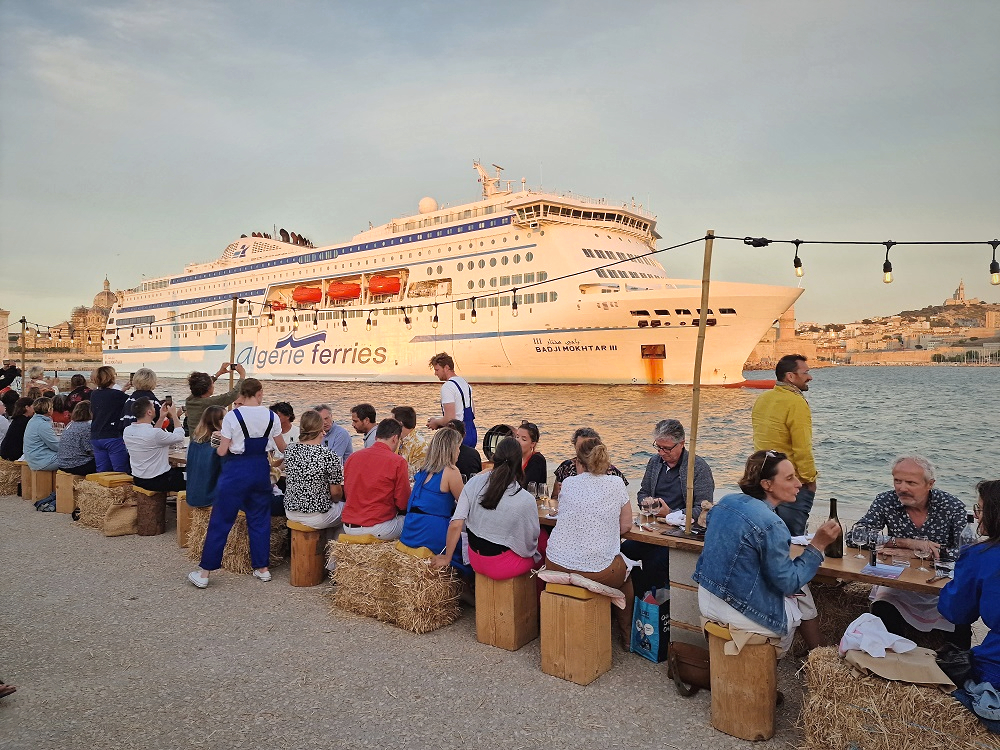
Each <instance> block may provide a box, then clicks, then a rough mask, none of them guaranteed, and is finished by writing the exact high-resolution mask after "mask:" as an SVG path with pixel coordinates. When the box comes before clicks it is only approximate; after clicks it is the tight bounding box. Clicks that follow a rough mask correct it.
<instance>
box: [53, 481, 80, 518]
mask: <svg viewBox="0 0 1000 750" xmlns="http://www.w3.org/2000/svg"><path fill="white" fill-rule="evenodd" d="M83 481H84V477H82V476H79V475H78V474H70V473H69V472H68V471H57V472H56V513H72V512H73V511H74V510H76V487H77V485H79V484H80V482H83Z"/></svg>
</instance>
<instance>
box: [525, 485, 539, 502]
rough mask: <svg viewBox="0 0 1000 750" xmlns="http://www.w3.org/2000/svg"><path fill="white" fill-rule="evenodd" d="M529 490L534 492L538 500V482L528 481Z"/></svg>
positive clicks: (533, 494) (536, 500)
mask: <svg viewBox="0 0 1000 750" xmlns="http://www.w3.org/2000/svg"><path fill="white" fill-rule="evenodd" d="M527 489H528V492H530V493H531V494H532V496H533V497H534V498H535V502H536V503H537V502H538V482H528V487H527Z"/></svg>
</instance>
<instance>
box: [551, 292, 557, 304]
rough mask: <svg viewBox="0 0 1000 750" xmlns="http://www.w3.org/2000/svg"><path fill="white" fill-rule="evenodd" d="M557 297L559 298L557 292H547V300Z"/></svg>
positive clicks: (553, 300) (553, 299)
mask: <svg viewBox="0 0 1000 750" xmlns="http://www.w3.org/2000/svg"><path fill="white" fill-rule="evenodd" d="M557 299H559V293H558V292H549V302H555V301H556V300H557Z"/></svg>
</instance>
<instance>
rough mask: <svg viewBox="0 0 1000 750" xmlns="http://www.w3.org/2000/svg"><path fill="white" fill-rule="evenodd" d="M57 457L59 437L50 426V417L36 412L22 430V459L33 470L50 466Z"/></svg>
mask: <svg viewBox="0 0 1000 750" xmlns="http://www.w3.org/2000/svg"><path fill="white" fill-rule="evenodd" d="M58 458H59V438H57V437H56V431H55V430H54V429H53V428H52V417H50V416H48V415H47V414H36V415H34V416H33V417H32V418H31V419H29V420H28V426H27V427H26V428H25V430H24V460H25V461H27V462H28V466H30V467H31V468H32V469H33V470H36V471H37V470H38V469H44V468H45V467H47V466H51V465H52V464H53V463H55V462H56V459H58Z"/></svg>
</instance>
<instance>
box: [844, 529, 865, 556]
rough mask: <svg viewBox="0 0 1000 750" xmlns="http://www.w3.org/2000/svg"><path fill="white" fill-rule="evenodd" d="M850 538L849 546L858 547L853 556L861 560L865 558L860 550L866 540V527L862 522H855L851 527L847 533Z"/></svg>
mask: <svg viewBox="0 0 1000 750" xmlns="http://www.w3.org/2000/svg"><path fill="white" fill-rule="evenodd" d="M848 537H849V538H850V540H851V546H853V547H857V548H858V553H857V554H856V555H855V557H857V558H860V559H861V560H864V559H865V556H864V554H863V553H862V552H861V550H863V549H864V548H865V544H867V542H868V529H867V528H866V527H865V525H864V524H862V523H856V524H854V526H853V527H852V528H851V533H850V534H848Z"/></svg>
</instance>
